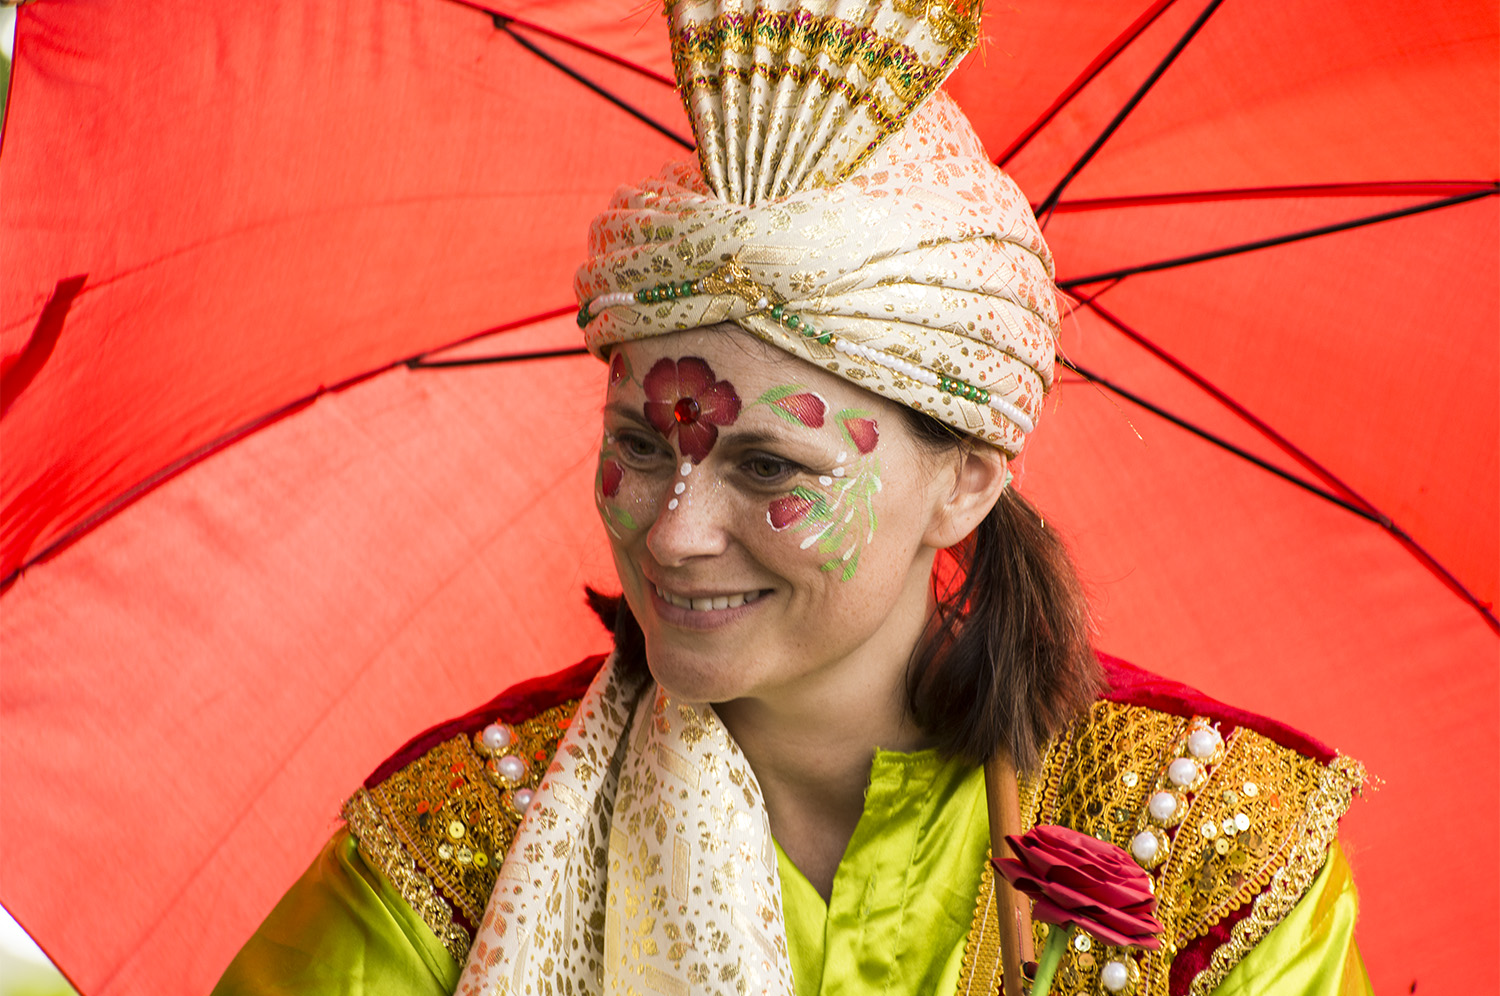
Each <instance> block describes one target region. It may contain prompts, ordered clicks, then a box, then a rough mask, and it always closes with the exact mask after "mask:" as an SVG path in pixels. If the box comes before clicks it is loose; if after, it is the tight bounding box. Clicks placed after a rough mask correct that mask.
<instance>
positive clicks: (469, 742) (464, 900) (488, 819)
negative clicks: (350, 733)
mask: <svg viewBox="0 0 1500 996" xmlns="http://www.w3.org/2000/svg"><path fill="white" fill-rule="evenodd" d="M577 707H578V703H577V702H576V701H575V702H566V703H563V704H561V705H557V706H554V707H552V708H551V709H547V710H545V711H544V712H541V713H539V714H538V715H536V716H534V717H532V718H531V719H528V720H526V721H524V722H522V723H518V724H516V725H514V726H506V725H505V724H496V725H498V726H500V727H502V728H503V729H505V730H506V734H507V736H508V737H509V743H508V744H507V746H506V747H505V748H504V749H503V750H490V749H488V748H486V747H485V746H484V740H483V731H481V732H480V733H477V734H475V735H474V736H473V737H472V738H471V737H470V736H469V735H467V734H461V735H459V736H456V737H453V738H451V739H449V740H445V741H443V742H442V743H440V744H438V745H437V746H435V747H433V748H432V749H431V750H429V751H428V752H427V753H425V754H423V755H422V756H421V757H419V758H417V759H416V760H415V761H412V762H411V763H410V764H408V765H406V766H405V767H403V768H402V769H400V770H399V771H397V772H395V773H394V774H392V775H391V776H390V777H389V778H387V779H386V780H385V781H383V782H381V783H380V784H379V785H377V786H375V787H374V788H373V789H360V790H359V791H358V792H356V793H355V794H354V796H353V797H352V798H351V799H350V800H349V802H348V803H346V804H345V807H344V818H345V820H346V821H347V822H348V824H349V829H350V832H351V833H353V834H354V837H355V839H356V840H357V841H358V843H359V848H360V851H361V853H363V854H364V855H365V857H366V858H367V859H368V860H369V861H370V862H371V863H372V864H373V865H374V866H375V867H376V868H378V869H379V870H380V871H381V872H382V873H383V874H384V875H385V876H386V877H387V878H388V879H390V881H391V884H392V885H394V886H395V887H396V891H397V892H398V893H399V894H400V895H401V897H402V898H403V899H405V900H406V901H407V903H408V904H410V905H411V907H412V909H413V910H415V911H416V912H417V913H418V915H419V916H421V917H422V920H423V922H425V923H426V924H427V925H428V926H429V927H431V928H432V931H433V933H434V934H436V935H437V936H438V939H439V940H441V941H442V942H443V946H444V947H446V948H447V949H448V950H449V952H451V953H452V954H453V956H454V958H455V959H456V960H458V961H462V960H463V959H464V957H465V956H466V955H467V953H468V950H469V945H470V936H469V932H468V930H467V929H465V927H464V926H462V925H461V924H460V923H458V922H456V918H455V915H454V914H455V912H456V913H457V914H458V915H460V916H461V917H462V918H463V919H464V920H466V921H467V922H468V923H469V924H478V923H479V922H480V919H481V917H482V916H483V915H484V908H485V904H486V903H487V902H488V901H489V898H490V892H491V891H492V890H493V889H494V886H495V877H496V875H497V873H498V871H499V868H500V865H501V862H502V861H503V860H504V857H505V852H506V850H507V849H508V848H509V847H510V842H511V839H512V838H513V837H514V835H515V832H516V827H517V825H518V824H519V823H520V821H521V816H522V810H523V809H524V807H523V806H521V805H518V803H517V800H516V795H517V793H520V792H522V791H523V790H533V789H534V788H535V787H536V784H537V783H538V782H539V781H541V778H542V775H543V773H545V771H546V769H547V766H548V765H549V764H550V763H551V759H552V755H553V754H554V753H555V752H556V751H557V744H558V742H559V741H560V740H561V739H562V736H563V733H564V732H565V731H566V730H567V728H568V725H569V723H570V721H571V718H572V716H573V713H574V711H575V710H576V709H577ZM501 771H507V772H518V773H519V775H520V777H518V778H508V777H506V776H505V775H504V774H501V773H500V772H501Z"/></svg>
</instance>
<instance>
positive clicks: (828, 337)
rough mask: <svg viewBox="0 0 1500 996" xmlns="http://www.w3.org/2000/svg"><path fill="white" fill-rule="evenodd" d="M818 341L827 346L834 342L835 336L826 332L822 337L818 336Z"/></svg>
mask: <svg viewBox="0 0 1500 996" xmlns="http://www.w3.org/2000/svg"><path fill="white" fill-rule="evenodd" d="M818 341H819V342H821V343H822V344H823V345H825V346H826V345H828V344H829V343H831V342H832V341H833V336H832V335H830V334H829V333H827V332H824V333H823V334H822V335H820V336H818Z"/></svg>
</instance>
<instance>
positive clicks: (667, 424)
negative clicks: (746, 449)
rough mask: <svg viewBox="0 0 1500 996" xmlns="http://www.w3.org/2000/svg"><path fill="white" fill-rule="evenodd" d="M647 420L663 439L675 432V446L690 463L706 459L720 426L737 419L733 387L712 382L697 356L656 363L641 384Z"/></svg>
mask: <svg viewBox="0 0 1500 996" xmlns="http://www.w3.org/2000/svg"><path fill="white" fill-rule="evenodd" d="M641 387H642V388H644V389H645V392H646V405H645V415H646V421H648V422H650V423H651V426H652V427H653V428H654V429H656V431H657V432H659V433H661V434H662V435H663V436H665V437H666V438H668V439H670V438H671V437H672V433H674V432H675V433H677V447H678V449H680V450H681V451H682V455H683V456H685V457H687V458H688V459H689V460H691V461H692V462H693V463H698V462H700V461H701V460H702V459H703V458H704V457H706V456H708V451H709V450H711V449H713V448H714V443H715V442H717V441H718V438H719V430H718V429H717V428H716V427H717V426H721V425H733V424H734V421H735V419H737V418H739V417H740V398H739V395H738V394H736V393H735V390H734V385H733V384H731V383H729V381H727V380H715V379H714V371H713V368H712V367H710V366H709V365H708V363H706V362H705V361H703V360H701V359H699V358H698V357H696V356H684V357H683V358H682V359H680V360H670V359H666V358H665V357H664V358H662V359H660V360H657V361H656V364H655V365H654V366H652V368H651V371H650V372H649V373H648V374H646V379H645V380H644V381H642V382H641Z"/></svg>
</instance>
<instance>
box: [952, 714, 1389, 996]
mask: <svg viewBox="0 0 1500 996" xmlns="http://www.w3.org/2000/svg"><path fill="white" fill-rule="evenodd" d="M1195 735H1196V739H1194V738H1195ZM1184 760H1188V761H1191V762H1192V764H1191V766H1184V765H1182V764H1180V763H1178V767H1177V768H1175V769H1174V768H1173V764H1174V762H1182V761H1184ZM1174 775H1175V776H1176V778H1175V779H1174V777H1173V776H1174ZM1188 775H1192V776H1193V777H1191V778H1188V777H1186V776H1188ZM1364 777H1365V775H1364V769H1363V768H1362V767H1361V766H1360V765H1359V764H1358V763H1356V762H1354V761H1351V760H1349V759H1347V758H1338V759H1336V760H1335V761H1334V762H1333V763H1332V764H1331V765H1327V766H1324V765H1321V764H1319V763H1317V762H1316V761H1313V760H1311V759H1309V758H1306V757H1303V756H1301V755H1300V754H1298V753H1297V752H1295V751H1293V750H1290V749H1288V748H1285V747H1281V746H1278V745H1277V744H1275V743H1273V742H1271V741H1270V740H1268V739H1266V738H1265V737H1263V736H1260V735H1259V734H1257V733H1254V732H1253V731H1250V730H1248V729H1243V728H1241V729H1237V730H1235V731H1234V732H1233V733H1231V734H1230V736H1228V737H1227V738H1221V737H1219V735H1218V731H1217V730H1216V729H1215V728H1214V726H1213V724H1211V723H1210V722H1209V721H1208V720H1207V719H1205V718H1203V717H1196V718H1194V719H1192V720H1187V719H1182V718H1179V717H1176V716H1170V715H1167V714H1164V713H1160V712H1156V711H1155V710H1152V709H1146V708H1141V707H1134V706H1123V705H1117V704H1114V703H1110V702H1098V703H1096V704H1095V705H1094V707H1093V709H1092V711H1091V713H1090V715H1089V716H1088V717H1087V718H1086V719H1085V720H1082V721H1080V722H1079V723H1077V724H1075V725H1074V726H1073V727H1072V728H1071V729H1070V730H1069V731H1068V732H1067V733H1066V734H1064V735H1062V736H1059V737H1057V738H1056V739H1054V741H1053V743H1052V744H1051V745H1050V746H1049V747H1048V750H1047V753H1046V755H1045V759H1044V761H1043V763H1042V766H1041V770H1040V771H1039V772H1038V774H1037V776H1036V777H1035V778H1034V779H1023V780H1022V783H1021V786H1020V788H1021V799H1022V813H1023V816H1024V818H1025V823H1026V825H1027V826H1028V827H1031V826H1035V825H1036V824H1038V823H1056V824H1060V825H1063V826H1069V827H1072V828H1074V829H1077V830H1081V831H1083V832H1085V833H1090V834H1093V835H1094V836H1096V837H1099V838H1100V839H1102V840H1109V841H1113V842H1114V843H1117V844H1119V845H1120V846H1121V847H1124V848H1125V849H1126V850H1127V851H1132V845H1133V842H1134V841H1135V840H1136V838H1137V835H1140V834H1149V835H1152V837H1153V838H1154V840H1155V841H1156V843H1157V846H1158V848H1159V852H1158V854H1157V855H1156V856H1155V858H1154V859H1153V860H1151V861H1143V860H1142V859H1141V857H1140V856H1139V855H1138V856H1137V860H1138V861H1141V863H1142V864H1143V866H1145V867H1147V869H1148V871H1150V873H1151V876H1152V880H1153V884H1154V886H1155V890H1156V895H1157V899H1158V908H1157V918H1158V919H1159V920H1161V922H1162V924H1163V926H1164V927H1165V928H1166V929H1165V933H1164V935H1163V944H1162V949H1161V950H1160V951H1157V952H1145V951H1141V950H1138V949H1130V948H1116V947H1113V946H1110V945H1104V944H1100V943H1099V942H1097V941H1095V940H1094V939H1093V938H1091V937H1089V936H1088V935H1087V934H1086V933H1084V932H1082V931H1079V930H1077V929H1074V930H1072V931H1071V932H1070V936H1069V944H1068V954H1067V956H1066V957H1065V958H1064V960H1063V963H1062V965H1061V966H1059V970H1058V974H1057V976H1056V979H1055V981H1054V988H1055V991H1056V992H1058V993H1061V994H1073V993H1097V992H1100V991H1102V990H1101V989H1100V981H1099V973H1100V971H1101V970H1102V969H1103V967H1104V965H1105V964H1107V963H1108V962H1110V961H1120V962H1122V963H1123V964H1125V965H1126V967H1127V970H1129V971H1130V973H1131V980H1132V981H1131V983H1130V985H1129V986H1128V987H1127V989H1128V991H1130V992H1133V993H1139V994H1143V996H1166V994H1167V993H1168V984H1169V975H1170V970H1171V965H1172V959H1173V958H1174V957H1175V955H1176V954H1177V952H1178V951H1179V950H1180V949H1181V948H1182V947H1183V946H1184V945H1186V944H1187V943H1188V942H1190V941H1192V940H1193V939H1195V938H1197V937H1201V936H1202V935H1203V934H1204V933H1205V932H1206V931H1208V930H1209V929H1210V928H1211V927H1213V925H1214V924H1216V923H1218V922H1220V921H1221V920H1222V919H1223V918H1224V917H1225V916H1227V915H1229V914H1230V913H1232V912H1234V911H1235V910H1237V909H1240V908H1241V907H1243V906H1244V905H1245V904H1246V903H1252V904H1253V905H1252V907H1251V912H1250V914H1249V915H1248V916H1246V917H1245V919H1243V920H1241V921H1240V922H1239V923H1237V924H1236V925H1235V928H1234V930H1233V931H1232V932H1231V935H1230V937H1229V939H1228V940H1227V941H1226V942H1225V943H1224V944H1222V945H1220V946H1219V947H1218V948H1217V949H1216V950H1215V951H1214V953H1213V956H1212V959H1211V961H1210V964H1209V966H1208V967H1207V968H1205V969H1204V970H1203V971H1202V972H1200V973H1199V974H1198V975H1197V977H1196V978H1195V979H1194V981H1193V984H1192V990H1191V992H1192V993H1193V996H1206V994H1207V993H1208V992H1209V991H1210V990H1212V989H1213V987H1214V986H1216V985H1218V984H1219V983H1220V982H1222V981H1223V980H1224V978H1225V976H1227V975H1228V974H1229V971H1230V970H1231V969H1232V968H1233V967H1234V965H1235V964H1237V963H1238V962H1239V960H1240V959H1241V958H1243V957H1244V956H1245V954H1246V953H1247V952H1249V951H1250V949H1251V948H1253V947H1254V946H1255V945H1256V944H1257V943H1258V942H1259V941H1260V940H1261V939H1262V938H1263V937H1264V936H1265V935H1266V933H1268V932H1269V931H1270V930H1271V928H1272V927H1274V926H1275V925H1276V924H1277V923H1279V922H1280V921H1281V919H1282V918H1283V917H1285V916H1286V914H1287V913H1288V912H1289V911H1290V910H1291V909H1292V907H1293V906H1295V905H1296V903H1297V901H1298V900H1299V899H1300V898H1301V897H1302V895H1303V893H1304V892H1306V890H1307V888H1308V886H1309V885H1310V884H1311V882H1312V880H1313V877H1314V876H1315V875H1316V874H1317V872H1318V870H1319V868H1321V867H1322V864H1323V861H1324V859H1325V857H1326V856H1327V852H1328V848H1329V846H1330V845H1331V844H1332V842H1333V839H1334V836H1335V834H1336V833H1337V829H1338V821H1339V818H1340V817H1341V816H1342V815H1343V813H1344V811H1345V810H1346V809H1347V808H1348V806H1349V803H1350V799H1351V797H1352V794H1353V793H1354V792H1355V791H1357V790H1358V788H1359V786H1360V785H1361V784H1363V781H1364ZM1163 795H1165V796H1168V797H1170V799H1171V800H1172V802H1173V806H1172V807H1165V806H1163V807H1161V808H1160V809H1159V810H1158V812H1157V813H1153V811H1152V809H1151V801H1152V799H1153V797H1161V796H1163ZM1168 808H1170V809H1171V812H1170V814H1168V815H1160V814H1161V813H1165V812H1166V810H1167V809H1168ZM1149 849H1150V846H1149V844H1148V845H1146V847H1145V849H1144V850H1143V851H1142V852H1141V853H1146V852H1147V851H1149ZM993 888H994V876H993V874H992V873H991V872H990V870H989V868H988V867H986V869H985V872H984V875H983V878H982V882H981V885H980V894H979V897H978V900H977V902H976V907H975V919H974V923H973V925H972V926H971V928H970V932H969V938H968V942H967V945H966V947H965V951H964V960H963V972H962V975H961V980H962V981H961V985H960V987H959V992H960V993H970V992H975V993H978V992H986V993H994V992H998V991H999V989H998V979H999V975H1000V972H999V967H998V959H999V957H1000V954H999V941H998V936H999V935H998V931H999V915H998V911H996V910H995V909H994V903H993ZM1034 929H1035V934H1036V936H1035V940H1036V945H1037V948H1038V950H1040V949H1041V947H1042V946H1043V944H1044V942H1045V940H1046V936H1047V927H1046V925H1045V924H1042V923H1040V922H1038V923H1036V924H1035V925H1034Z"/></svg>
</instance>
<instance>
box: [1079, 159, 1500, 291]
mask: <svg viewBox="0 0 1500 996" xmlns="http://www.w3.org/2000/svg"><path fill="white" fill-rule="evenodd" d="M1497 193H1500V184H1496V183H1491V184H1489V185H1488V186H1486V187H1485V188H1484V189H1482V190H1471V191H1469V192H1467V193H1462V194H1455V195H1454V196H1452V197H1443V198H1440V199H1439V200H1435V201H1427V202H1426V203H1423V204H1413V205H1411V206H1410V207H1404V208H1397V209H1396V210H1394V211H1382V212H1381V213H1379V214H1371V215H1365V216H1364V217H1362V218H1351V219H1350V220H1348V221H1340V222H1335V223H1334V224H1332V225H1322V226H1319V227H1318V228H1308V229H1304V230H1303V231H1300V232H1290V233H1288V234H1286V235H1274V236H1272V237H1270V238H1266V239H1256V240H1255V241H1253V242H1242V243H1240V244H1239V245H1233V246H1225V247H1223V248H1221V249H1209V250H1207V251H1205V252H1197V253H1191V254H1189V255H1186V256H1174V257H1172V258H1171V259H1159V260H1156V261H1154V262H1151V263H1141V264H1139V265H1137V266H1123V267H1120V268H1119V269H1117V270H1105V271H1104V272H1102V273H1091V274H1089V275H1088V276H1085V277H1070V278H1069V279H1067V280H1059V281H1058V282H1057V286H1059V287H1061V288H1063V289H1064V290H1072V289H1074V288H1077V287H1084V286H1087V285H1088V284H1097V283H1103V282H1105V281H1110V280H1119V279H1121V278H1123V277H1130V276H1134V275H1136V274H1138V273H1155V272H1157V271H1160V270H1171V269H1175V268H1177V267H1179V266H1191V265H1192V264H1193V263H1204V262H1207V261H1209V260H1213V259H1223V258H1224V257H1226V256H1238V255H1240V254H1241V253H1247V252H1255V251H1257V250H1260V249H1271V248H1274V247H1276V246H1284V245H1287V244H1288V243H1291V242H1302V241H1305V240H1306V239H1315V238H1318V237H1319V236H1323V235H1334V234H1337V233H1338V232H1347V231H1350V230H1351V229H1355V228H1363V227H1365V226H1366V225H1378V224H1380V223H1381V222H1385V221H1395V220H1396V219H1398V218H1407V217H1410V216H1412V215H1414V214H1422V213H1424V212H1427V211H1436V210H1438V209H1439V208H1445V207H1453V206H1454V205H1455V204H1464V203H1467V202H1468V201H1474V200H1478V199H1480V198H1482V197H1492V196H1494V195H1495V194H1497Z"/></svg>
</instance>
